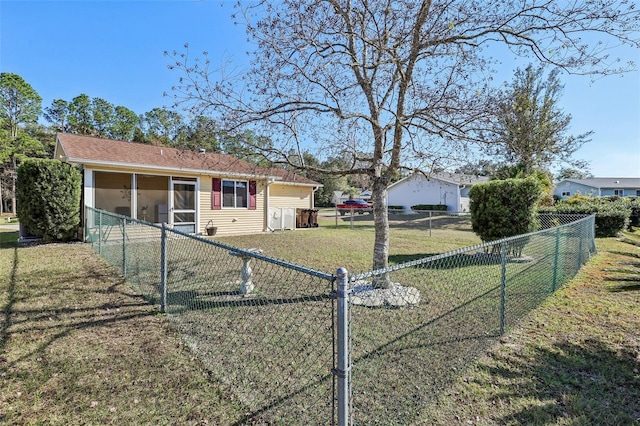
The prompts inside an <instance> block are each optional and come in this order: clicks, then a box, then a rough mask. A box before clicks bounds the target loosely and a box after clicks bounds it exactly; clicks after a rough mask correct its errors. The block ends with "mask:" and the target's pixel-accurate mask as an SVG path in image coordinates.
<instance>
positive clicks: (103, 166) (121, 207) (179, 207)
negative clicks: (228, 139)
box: [54, 133, 321, 235]
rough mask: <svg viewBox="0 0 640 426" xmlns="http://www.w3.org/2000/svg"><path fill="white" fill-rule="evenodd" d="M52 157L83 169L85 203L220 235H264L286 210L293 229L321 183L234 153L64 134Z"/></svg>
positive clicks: (185, 228) (176, 227) (189, 229)
mask: <svg viewBox="0 0 640 426" xmlns="http://www.w3.org/2000/svg"><path fill="white" fill-rule="evenodd" d="M54 158H55V159H59V160H61V161H65V162H68V163H71V164H73V165H79V166H82V168H83V192H82V198H83V203H84V205H86V206H89V207H94V208H98V209H103V210H107V211H110V212H114V213H119V214H123V215H125V216H130V217H133V218H137V219H142V220H146V221H148V222H154V223H162V222H166V223H168V224H170V225H172V226H173V227H174V228H175V229H178V230H180V231H183V232H188V233H196V234H198V233H203V234H204V233H205V228H206V227H207V225H208V224H210V225H212V226H215V227H217V235H231V234H248V233H258V232H263V231H267V230H269V229H273V227H274V226H275V225H278V224H279V223H281V220H280V218H281V217H285V215H286V217H287V218H288V222H287V223H293V227H295V214H296V209H312V208H313V207H314V192H315V191H316V190H317V189H318V188H319V187H320V186H321V185H320V184H319V183H318V182H315V181H312V180H310V179H307V178H305V177H302V176H299V175H296V174H294V173H290V172H288V171H286V170H283V169H276V168H263V167H259V166H256V165H253V164H250V163H248V162H246V161H243V160H239V159H237V158H234V157H232V156H230V155H225V154H217V153H206V152H194V151H189V150H182V149H176V148H169V147H164V146H155V145H147V144H141V143H134V142H122V141H115V140H110V139H100V138H94V137H88V136H80V135H72V134H65V133H60V134H58V135H57V138H56V147H55V153H54ZM132 188H135V190H134V189H132ZM273 217H278V220H276V221H274V220H273ZM291 227H292V226H288V228H291Z"/></svg>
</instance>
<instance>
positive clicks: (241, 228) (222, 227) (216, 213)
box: [199, 176, 266, 235]
mask: <svg viewBox="0 0 640 426" xmlns="http://www.w3.org/2000/svg"><path fill="white" fill-rule="evenodd" d="M223 179H224V177H223ZM211 185H212V178H211V177H210V176H201V177H200V229H199V232H202V233H203V234H205V235H206V230H205V227H206V226H207V224H208V223H209V220H211V221H212V223H213V226H216V227H218V231H217V232H216V235H237V234H255V233H259V232H263V231H264V230H265V224H264V221H265V217H264V197H265V193H266V191H265V183H264V181H258V184H257V186H256V209H255V210H248V209H229V208H224V207H223V208H222V209H221V210H212V209H211Z"/></svg>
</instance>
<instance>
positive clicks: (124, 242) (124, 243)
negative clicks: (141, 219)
mask: <svg viewBox="0 0 640 426" xmlns="http://www.w3.org/2000/svg"><path fill="white" fill-rule="evenodd" d="M122 276H124V277H125V278H126V277H127V220H126V219H122Z"/></svg>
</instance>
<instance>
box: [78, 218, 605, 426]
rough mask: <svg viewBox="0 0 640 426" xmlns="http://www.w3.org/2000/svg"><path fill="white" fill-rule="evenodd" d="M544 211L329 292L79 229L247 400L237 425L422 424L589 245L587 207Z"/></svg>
mask: <svg viewBox="0 0 640 426" xmlns="http://www.w3.org/2000/svg"><path fill="white" fill-rule="evenodd" d="M546 216H547V217H542V216H541V217H540V228H541V230H540V231H538V232H535V233H532V234H527V235H523V236H518V237H513V238H508V239H504V240H500V241H495V242H492V243H489V244H482V245H478V246H474V247H469V248H465V249H460V250H456V251H454V252H450V253H446V254H442V255H438V256H432V257H428V258H424V259H419V260H414V261H411V262H407V263H403V264H401V265H396V266H393V267H392V268H389V269H387V270H383V271H369V272H364V273H360V274H351V275H350V276H348V277H345V276H342V275H341V278H340V280H341V281H340V282H342V283H345V284H344V286H343V287H341V288H339V289H337V290H338V291H336V277H335V276H333V275H331V274H326V273H322V272H318V271H314V270H311V269H308V268H305V267H301V266H297V265H293V264H290V263H288V262H284V261H281V260H278V259H273V258H269V257H266V256H263V255H262V254H261V253H260V252H259V251H257V250H251V249H238V248H235V247H231V246H228V245H225V244H222V243H219V242H216V241H213V240H209V239H205V238H200V237H197V236H192V235H187V234H183V233H181V232H177V231H173V230H171V229H169V228H167V227H166V226H158V225H154V224H150V223H147V222H142V221H137V220H134V219H131V218H127V217H124V216H120V215H116V214H112V213H107V212H103V211H99V210H95V209H92V208H87V210H86V219H85V223H86V227H85V236H86V241H87V242H90V243H91V244H92V246H93V248H94V250H96V251H97V252H98V253H100V255H101V256H102V257H104V258H105V259H106V260H107V261H108V262H109V263H110V264H112V265H113V266H115V267H116V268H118V269H119V270H121V271H122V273H123V275H125V277H126V278H127V279H128V280H129V281H130V282H131V283H132V284H133V285H135V287H136V288H137V289H138V290H139V291H140V292H141V293H142V294H143V295H144V296H145V297H146V298H147V299H148V300H149V301H150V302H151V303H154V304H159V305H160V306H161V307H162V308H163V309H164V311H165V312H167V314H168V315H169V318H170V319H171V320H172V321H173V323H174V324H175V326H176V328H177V329H178V330H179V332H180V333H181V334H182V335H183V338H184V340H185V342H187V343H188V345H189V346H190V347H191V349H192V350H193V351H194V352H195V353H196V354H197V355H198V356H199V359H200V360H201V362H202V363H203V364H204V366H205V367H206V368H207V369H208V370H209V371H210V374H211V376H212V378H213V379H214V380H216V381H217V382H219V383H220V384H221V385H222V387H223V389H224V391H225V394H226V395H228V396H229V397H230V398H232V399H233V400H235V401H237V402H238V403H241V404H243V406H244V407H246V413H247V414H246V417H244V418H242V419H239V420H238V424H245V423H247V424H335V423H336V422H337V423H339V424H345V423H350V424H351V423H352V424H367V425H369V424H371V425H374V424H384V425H390V424H401V425H404V424H412V423H428V419H427V418H424V417H423V416H424V414H423V413H424V410H425V409H426V408H427V407H428V406H429V404H431V403H432V402H433V401H434V400H435V398H436V396H437V395H438V393H439V392H441V391H442V390H443V389H445V388H446V386H447V385H448V384H449V383H451V381H452V380H453V379H454V378H455V377H456V376H458V375H459V373H460V372H461V371H462V370H463V369H464V368H466V366H467V365H469V364H470V363H472V362H474V361H475V360H476V359H477V357H478V355H479V354H481V353H483V352H484V351H486V350H487V349H488V348H489V347H490V345H492V344H493V343H495V341H496V339H497V338H498V337H499V336H500V335H501V334H502V333H504V332H505V330H507V329H508V328H509V327H511V326H513V325H514V324H516V323H517V322H518V321H519V320H520V319H521V318H522V317H523V316H525V315H526V314H527V313H528V312H530V311H531V310H532V309H533V308H535V307H536V306H537V305H538V304H540V303H541V302H542V301H543V300H544V299H545V298H546V297H548V296H549V295H550V294H551V293H552V292H553V291H555V290H556V289H558V288H560V287H561V286H562V285H563V284H564V283H565V282H566V281H568V280H569V279H571V278H573V276H575V274H576V272H577V271H578V269H579V268H580V266H581V265H582V264H583V263H584V262H586V261H587V260H588V259H589V257H590V256H591V254H592V253H594V252H595V240H594V217H593V216H589V217H586V218H584V217H583V218H578V217H575V216H573V217H568V216H567V217H560V216H550V215H546ZM576 219H577V220H576ZM344 273H346V271H344ZM385 286H386V287H392V288H388V289H380V287H385ZM345 302H346V303H345ZM343 308H345V309H346V311H343ZM338 314H341V316H338ZM344 321H346V325H345V323H344ZM336 324H337V326H336ZM341 330H342V331H341ZM341 333H342V334H341ZM344 333H346V336H345V335H344ZM337 342H344V345H343V346H339V345H337ZM336 402H337V404H336ZM336 406H338V407H336ZM340 407H342V408H343V409H344V410H347V412H346V413H344V412H342V413H340V409H339V408H340Z"/></svg>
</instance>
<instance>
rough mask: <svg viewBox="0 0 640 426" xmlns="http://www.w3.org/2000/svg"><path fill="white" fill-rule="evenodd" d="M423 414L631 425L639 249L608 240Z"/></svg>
mask: <svg viewBox="0 0 640 426" xmlns="http://www.w3.org/2000/svg"><path fill="white" fill-rule="evenodd" d="M597 245H598V250H599V252H600V253H599V254H598V255H597V256H596V257H595V258H594V259H593V260H592V261H591V262H589V264H588V265H587V266H586V267H585V268H584V269H583V270H582V271H581V272H580V273H579V274H578V275H577V276H576V278H575V279H573V280H572V281H571V282H570V283H569V284H568V285H567V286H565V288H563V289H561V290H560V291H558V292H557V293H556V294H554V295H553V296H551V297H550V298H549V299H548V300H547V301H546V302H545V303H544V304H543V305H542V306H541V307H539V308H538V309H536V310H535V311H533V312H532V313H531V315H529V316H528V317H527V319H526V321H524V322H523V323H521V324H520V325H519V326H518V327H517V328H515V329H514V330H512V332H511V333H509V334H507V335H505V336H504V337H503V338H501V340H500V344H499V345H497V346H496V347H494V348H493V350H492V351H491V352H490V353H489V354H488V355H487V356H485V357H484V358H483V359H482V360H481V361H480V362H478V363H477V364H475V365H473V366H472V367H471V368H470V369H468V370H467V371H465V372H464V374H463V375H462V376H461V377H460V378H459V379H458V380H457V381H456V383H455V384H454V385H453V386H451V387H450V388H449V389H447V390H446V391H445V392H443V393H442V394H441V395H440V397H439V398H438V402H437V403H436V404H434V405H432V406H431V407H429V408H428V409H427V410H425V411H424V413H423V414H422V417H421V418H422V419H424V421H425V422H427V423H429V424H441V425H450V424H476V425H496V424H500V425H502V424H508V425H518V424H540V425H542V424H544V425H576V424H581V425H582V424H585V425H586V424H589V425H591V424H593V425H596V424H597V425H623V424H624V425H633V424H640V405H639V404H638V401H640V316H639V315H638V306H640V287H639V286H638V283H640V275H639V273H640V253H639V252H638V250H637V248H636V247H635V246H633V245H629V244H626V243H623V242H621V241H619V240H616V239H599V240H597Z"/></svg>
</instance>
